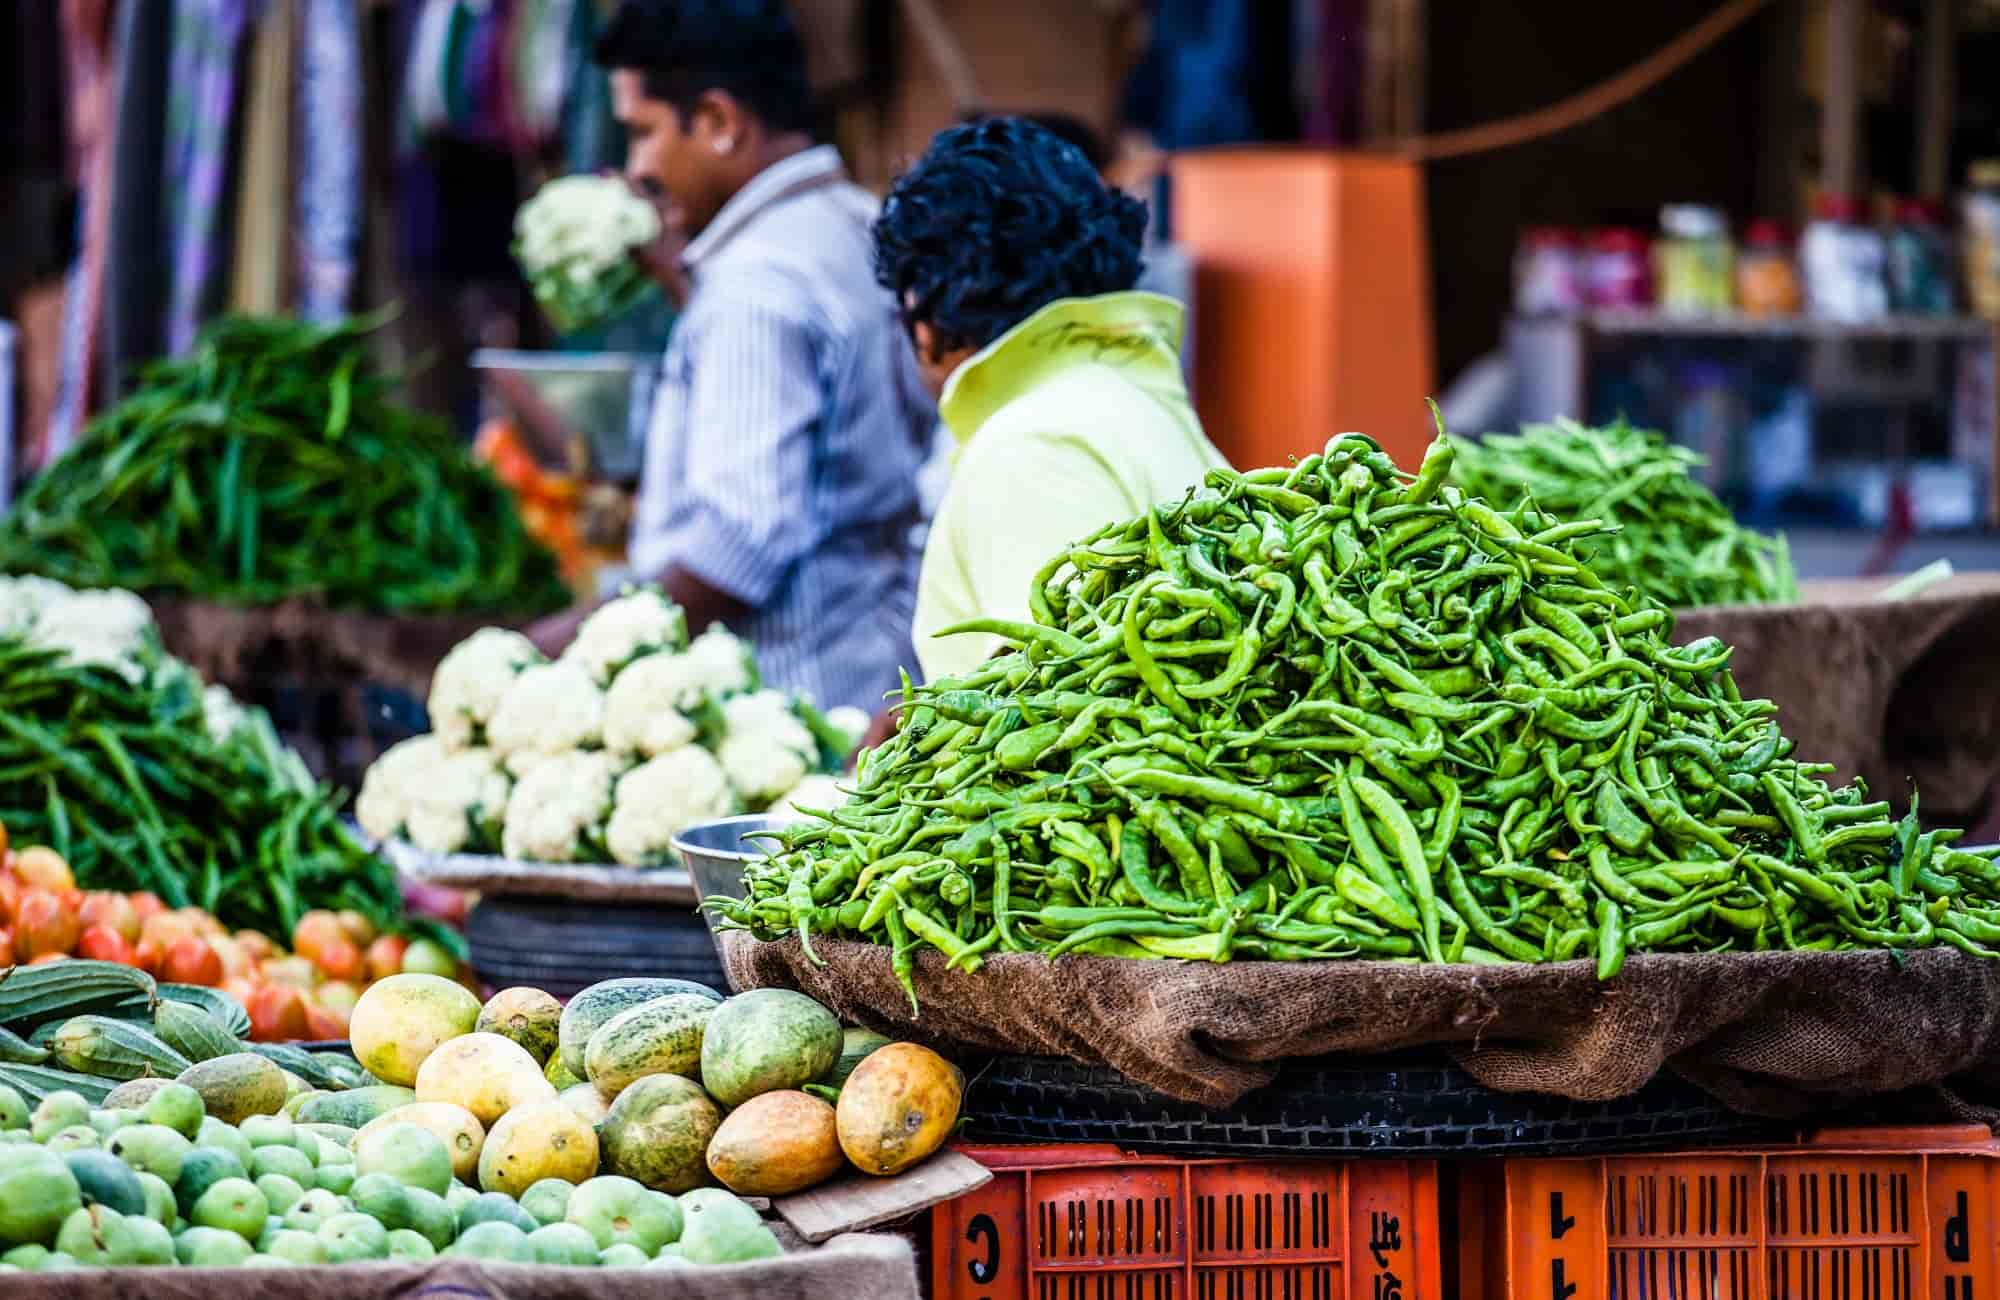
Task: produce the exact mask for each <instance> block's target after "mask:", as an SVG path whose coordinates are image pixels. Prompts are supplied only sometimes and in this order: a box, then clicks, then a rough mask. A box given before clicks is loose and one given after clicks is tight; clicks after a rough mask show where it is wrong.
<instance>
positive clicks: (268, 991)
mask: <svg viewBox="0 0 2000 1300" xmlns="http://www.w3.org/2000/svg"><path fill="white" fill-rule="evenodd" d="M249 1010H250V1037H251V1038H253V1039H254V1040H256V1041H257V1042H260V1043H282V1042H284V1041H286V1040H288V1039H293V1038H304V1037H306V1035H307V1032H308V1029H309V1028H310V1026H309V1025H308V1024H307V1020H306V1000H305V999H304V998H303V997H300V996H299V991H298V990H297V989H295V988H289V987H287V986H285V985H283V984H266V985H264V987H262V988H260V989H258V990H257V991H256V992H254V993H252V994H251V995H250V1007H249ZM334 1037H336V1038H337V1037H339V1035H338V1034H336V1035H334Z"/></svg>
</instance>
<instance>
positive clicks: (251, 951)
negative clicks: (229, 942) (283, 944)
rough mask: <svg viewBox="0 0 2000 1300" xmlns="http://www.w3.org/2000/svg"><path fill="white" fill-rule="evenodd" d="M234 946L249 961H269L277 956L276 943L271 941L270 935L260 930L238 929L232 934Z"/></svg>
mask: <svg viewBox="0 0 2000 1300" xmlns="http://www.w3.org/2000/svg"><path fill="white" fill-rule="evenodd" d="M231 937H232V938H234V939H235V940H236V946H237V947H238V948H241V949H242V950H243V955H244V956H245V957H248V958H249V959H250V960H251V961H253V962H257V961H269V960H270V959H271V958H273V957H276V956H279V955H280V954H279V952H278V945H277V944H275V943H272V942H271V936H270V935H268V934H265V933H263V932H262V931H260V930H238V931H237V932H236V933H235V934H234V935H233V936H231Z"/></svg>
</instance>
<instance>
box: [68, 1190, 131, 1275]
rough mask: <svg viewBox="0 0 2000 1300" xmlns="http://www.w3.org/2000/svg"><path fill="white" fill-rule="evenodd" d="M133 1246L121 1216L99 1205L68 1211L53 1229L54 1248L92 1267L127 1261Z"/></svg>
mask: <svg viewBox="0 0 2000 1300" xmlns="http://www.w3.org/2000/svg"><path fill="white" fill-rule="evenodd" d="M137 1247H138V1241H137V1239H135V1238H134V1237H133V1235H132V1231H131V1229H130V1228H128V1227H127V1226H126V1224H125V1216H124V1215H122V1214H120V1213H118V1211H116V1210H107V1209H106V1208H104V1207H103V1206H102V1205H86V1206H84V1207H83V1208H82V1209H79V1210H74V1211H72V1212H71V1213H70V1216H69V1217H68V1218H66V1219H64V1220H63V1224H62V1227H61V1228H60V1229H59V1230H58V1231H57V1232H56V1249H57V1250H59V1251H61V1252H63V1253H64V1254H65V1255H68V1256H69V1257H70V1258H71V1259H74V1260H75V1261H76V1262H77V1263H79V1264H86V1265H89V1266H90V1267H92V1268H113V1267H116V1266H118V1265H121V1264H130V1263H132V1262H133V1261H132V1256H133V1254H134V1253H136V1250H137Z"/></svg>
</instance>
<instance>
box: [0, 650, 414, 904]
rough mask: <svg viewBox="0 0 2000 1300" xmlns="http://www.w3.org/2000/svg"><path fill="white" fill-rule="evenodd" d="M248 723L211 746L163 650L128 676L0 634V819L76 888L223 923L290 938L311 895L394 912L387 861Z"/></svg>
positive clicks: (318, 900)
mask: <svg viewBox="0 0 2000 1300" xmlns="http://www.w3.org/2000/svg"><path fill="white" fill-rule="evenodd" d="M261 730H262V728H261V727H260V726H252V727H246V728H244V729H242V730H241V731H239V732H238V734H237V735H236V736H234V737H232V738H230V739H229V740H228V741H225V742H222V743H217V742H216V741H215V740H214V739H213V738H211V736H210V735H209V732H208V728H207V725H206V724H205V722H204V720H203V715H202V702H201V682H200V680H199V679H198V678H197V677H195V675H194V674H193V672H192V671H190V670H189V669H187V668H186V667H185V666H184V665H180V664H177V663H175V662H174V661H172V660H168V659H164V658H161V659H160V660H159V662H158V663H157V664H155V665H154V666H152V667H151V668H149V669H148V671H147V672H146V673H145V674H144V675H143V676H142V677H141V678H140V679H139V680H137V681H128V680H126V679H125V678H124V677H122V676H120V675H118V674H117V673H115V672H112V671H110V670H108V669H105V668H102V667H97V666H90V665H78V664H71V663H65V662H63V660H62V656H61V654H60V653H59V652H56V651H51V650H45V649H39V648H36V647H33V646H30V645H28V644H27V643H25V642H22V641H18V640H14V639H11V638H0V825H5V827H6V828H7V832H8V837H9V838H10V839H11V840H12V841H13V842H14V843H16V844H47V845H50V846H51V847H53V848H54V849H55V850H56V851H57V852H58V853H60V854H62V856H63V857H64V858H65V859H66V860H67V861H68V862H69V864H70V868H71V870H73V871H74V872H75V873H76V878H77V882H78V883H79V884H80V885H81V886H82V887H83V888H86V889H113V890H141V889H143V890H150V891H152V892H153V893H156V894H158V895H159V896H160V897H161V898H162V899H164V900H165V901H166V902H167V903H168V905H170V906H173V907H185V906H187V905H189V904H193V905H195V906H198V907H201V908H204V909H206V910H208V911H211V912H213V913H215V914H216V915H217V916H218V917H220V918H221V920H222V922H223V924H225V925H228V926H230V927H231V928H238V927H249V928H253V929H258V930H262V931H263V932H264V933H266V934H275V935H280V936H283V935H289V934H290V933H291V932H292V927H293V926H294V925H295V924H296V923H297V921H298V918H299V916H300V915H301V914H303V913H304V912H305V911H306V910H308V909H310V908H315V907H323V908H329V909H335V910H337V909H340V908H354V909H356V910H358V911H360V912H362V913H364V914H366V915H367V916H368V917H369V918H370V919H372V920H373V921H375V922H376V924H378V925H388V924H390V923H391V922H393V921H395V919H396V918H397V917H398V916H399V915H400V914H401V912H402V895H401V892H400V890H399V889H398V886H397V884H396V874H395V871H394V870H393V869H392V868H391V867H390V866H389V865H388V864H387V863H385V862H383V861H382V860H381V859H379V858H377V857H375V856H374V855H373V854H371V853H369V852H367V851H366V850H364V849H363V848H362V847H361V846H360V844H358V843H357V842H356V841H355V839H354V837H353V836H352V835H350V834H348V832H347V831H346V829H345V828H344V827H342V825H341V824H340V801H339V798H338V797H337V795H336V794H335V792H334V791H332V790H329V789H325V788H321V787H316V786H314V785H313V784H312V783H311V782H310V780H308V779H302V776H301V773H300V772H299V770H298V766H297V763H296V760H294V759H292V757H291V756H290V755H289V754H287V753H285V752H284V751H283V749H282V747H279V746H277V745H276V744H275V743H274V742H272V741H271V740H270V739H269V737H268V736H265V735H260V734H259V733H260V731H261Z"/></svg>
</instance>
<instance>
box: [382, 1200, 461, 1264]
mask: <svg viewBox="0 0 2000 1300" xmlns="http://www.w3.org/2000/svg"><path fill="white" fill-rule="evenodd" d="M403 1200H404V1214H405V1216H406V1218H405V1221H404V1222H402V1223H398V1224H396V1225H394V1226H396V1227H398V1228H409V1229H411V1230H412V1231H415V1232H420V1233H422V1234H423V1235H424V1237H425V1238H426V1239H427V1240H428V1241H429V1242H430V1243H431V1245H433V1246H435V1247H437V1248H438V1249H439V1250H443V1249H444V1248H445V1247H446V1246H449V1245H450V1244H451V1239H452V1238H453V1237H456V1236H457V1235H458V1216H457V1215H456V1214H453V1213H452V1212H451V1207H450V1206H449V1205H447V1204H445V1199H444V1197H442V1196H439V1195H437V1194H435V1193H433V1192H427V1191H425V1190H424V1189H423V1188H421V1187H406V1188H404V1189H403Z"/></svg>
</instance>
